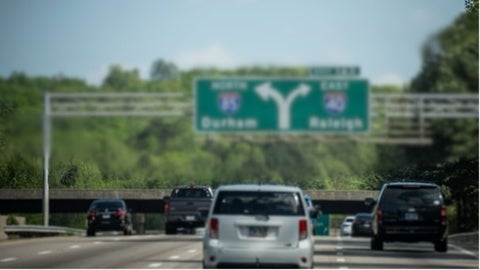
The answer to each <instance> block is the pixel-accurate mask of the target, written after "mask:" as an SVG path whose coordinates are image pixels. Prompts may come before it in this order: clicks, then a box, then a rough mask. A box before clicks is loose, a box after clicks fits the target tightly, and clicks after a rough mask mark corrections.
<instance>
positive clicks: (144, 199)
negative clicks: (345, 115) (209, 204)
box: [0, 189, 378, 214]
mask: <svg viewBox="0 0 480 270" xmlns="http://www.w3.org/2000/svg"><path fill="white" fill-rule="evenodd" d="M170 192H171V190H170V189H168V190H167V189H50V195H49V205H50V213H86V212H87V210H88V207H89V205H90V203H91V202H92V201H93V200H95V199H108V198H119V199H124V200H125V201H126V203H127V206H128V207H129V208H131V209H132V211H133V212H134V213H163V211H164V197H165V196H169V195H170ZM305 193H306V194H308V195H310V197H312V200H313V201H314V204H318V205H320V207H321V209H322V211H323V212H324V213H326V214H355V213H358V212H369V211H370V208H369V207H367V206H366V205H364V203H363V200H364V199H365V198H366V197H373V198H376V197H377V195H378V191H377V190H336V191H328V190H305ZM42 212H43V189H0V214H10V213H42Z"/></svg>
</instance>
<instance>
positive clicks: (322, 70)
mask: <svg viewBox="0 0 480 270" xmlns="http://www.w3.org/2000/svg"><path fill="white" fill-rule="evenodd" d="M310 75H311V76H359V75H360V67H355V66H332V67H329V66H319V67H312V68H310Z"/></svg>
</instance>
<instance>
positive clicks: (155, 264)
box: [148, 263, 162, 268]
mask: <svg viewBox="0 0 480 270" xmlns="http://www.w3.org/2000/svg"><path fill="white" fill-rule="evenodd" d="M160 266H162V263H151V264H149V265H148V268H159V267H160Z"/></svg>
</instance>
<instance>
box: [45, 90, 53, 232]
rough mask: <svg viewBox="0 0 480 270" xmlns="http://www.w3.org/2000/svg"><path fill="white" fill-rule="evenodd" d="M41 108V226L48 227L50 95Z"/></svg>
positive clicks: (47, 94) (46, 94)
mask: <svg viewBox="0 0 480 270" xmlns="http://www.w3.org/2000/svg"><path fill="white" fill-rule="evenodd" d="M44 106H45V107H44V108H43V226H45V227H47V226H48V218H49V216H50V215H49V212H50V204H49V203H50V202H49V201H50V198H49V186H48V170H49V163H50V148H51V143H50V142H51V126H52V123H51V121H52V119H51V117H50V94H49V93H48V92H47V93H45V97H44Z"/></svg>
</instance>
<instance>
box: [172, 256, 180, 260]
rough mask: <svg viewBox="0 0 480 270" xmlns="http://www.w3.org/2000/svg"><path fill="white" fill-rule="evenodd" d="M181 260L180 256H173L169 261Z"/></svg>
mask: <svg viewBox="0 0 480 270" xmlns="http://www.w3.org/2000/svg"><path fill="white" fill-rule="evenodd" d="M179 258H180V256H178V255H173V256H170V258H169V259H170V260H176V259H179Z"/></svg>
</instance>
